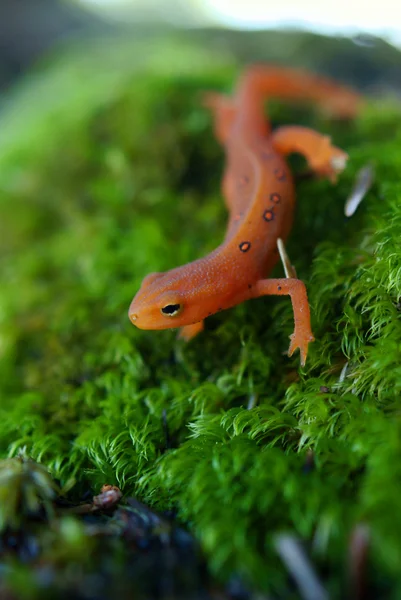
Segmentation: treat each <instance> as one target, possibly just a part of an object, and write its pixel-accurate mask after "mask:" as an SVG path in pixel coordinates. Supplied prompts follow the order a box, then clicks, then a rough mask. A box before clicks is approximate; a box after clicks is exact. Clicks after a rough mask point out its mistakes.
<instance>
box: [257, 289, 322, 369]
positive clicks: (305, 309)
mask: <svg viewBox="0 0 401 600" xmlns="http://www.w3.org/2000/svg"><path fill="white" fill-rule="evenodd" d="M270 295H275V296H291V302H292V308H293V311H294V323H295V327H294V332H293V333H292V334H291V335H290V340H291V343H290V347H289V349H288V355H289V356H292V354H293V353H294V352H295V350H297V349H298V348H299V352H300V355H301V365H302V366H304V365H305V361H306V357H307V355H308V345H309V343H310V342H313V341H314V339H315V338H314V337H313V334H312V329H311V324H310V310H309V303H308V297H307V294H306V287H305V284H304V283H303V281H301V280H300V279H292V278H288V279H261V280H260V281H258V282H257V283H256V285H255V287H254V293H253V297H254V298H259V297H260V296H270Z"/></svg>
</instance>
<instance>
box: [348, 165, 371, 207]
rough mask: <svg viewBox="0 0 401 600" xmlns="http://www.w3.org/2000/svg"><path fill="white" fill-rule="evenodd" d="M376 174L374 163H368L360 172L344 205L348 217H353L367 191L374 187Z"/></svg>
mask: <svg viewBox="0 0 401 600" xmlns="http://www.w3.org/2000/svg"><path fill="white" fill-rule="evenodd" d="M374 174H375V172H374V168H373V165H366V166H365V167H363V168H362V169H361V170H360V171H359V172H358V174H357V176H356V180H355V184H354V187H353V189H352V192H351V194H350V195H349V196H348V198H347V201H346V203H345V206H344V213H345V216H346V217H351V216H352V215H353V214H354V212H355V211H356V209H357V208H358V206H359V205H360V203H361V202H362V200H363V199H364V197H365V196H366V194H367V192H368V191H369V190H370V188H371V187H372V183H373V180H374Z"/></svg>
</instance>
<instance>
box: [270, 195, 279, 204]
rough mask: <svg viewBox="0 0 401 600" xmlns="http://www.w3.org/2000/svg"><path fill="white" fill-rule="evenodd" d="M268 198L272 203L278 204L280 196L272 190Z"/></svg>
mask: <svg viewBox="0 0 401 600" xmlns="http://www.w3.org/2000/svg"><path fill="white" fill-rule="evenodd" d="M270 200H271V202H273V204H280V202H281V196H280V194H277V192H273V193H272V194H270Z"/></svg>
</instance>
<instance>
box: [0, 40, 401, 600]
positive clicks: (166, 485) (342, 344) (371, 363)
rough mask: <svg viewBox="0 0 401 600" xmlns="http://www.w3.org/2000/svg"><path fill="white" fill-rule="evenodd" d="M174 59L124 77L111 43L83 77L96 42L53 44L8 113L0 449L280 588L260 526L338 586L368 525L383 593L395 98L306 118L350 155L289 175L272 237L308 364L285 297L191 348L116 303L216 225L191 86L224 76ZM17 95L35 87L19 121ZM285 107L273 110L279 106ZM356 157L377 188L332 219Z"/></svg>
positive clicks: (236, 314) (392, 501)
mask: <svg viewBox="0 0 401 600" xmlns="http://www.w3.org/2000/svg"><path fill="white" fill-rule="evenodd" d="M138 52H140V50H138ZM188 52H189V54H187V55H185V52H183V50H182V48H180V47H178V48H174V46H171V47H169V50H168V52H167V54H166V56H165V57H164V59H163V57H161V56H160V52H159V51H157V49H156V50H155V51H154V52H152V55H151V56H149V57H148V62H147V68H142V69H139V67H138V68H137V67H131V66H128V65H127V64H125V65H124V66H122V67H120V68H119V69H118V71H117V73H116V72H115V70H113V67H114V69H115V64H116V63H115V60H116V58H115V56H114V54H113V53H111V57H110V58H108V57H107V56H103V57H102V58H103V60H104V61H106V62H105V66H104V69H103V71H102V74H101V76H100V75H99V74H98V75H97V79H96V85H93V86H92V83H90V84H89V82H88V80H87V78H88V77H89V73H90V72H91V69H93V68H94V62H93V57H89V58H87V59H86V60H83V61H82V62H81V63H78V65H80V66H75V69H76V71H74V69H73V68H72V67H71V65H72V64H73V65H77V62H74V61H72V62H71V63H69V62H68V60H66V61H65V62H64V63H62V64H61V66H60V65H59V66H58V67H55V68H50V69H49V70H48V72H47V74H45V76H43V78H42V79H40V80H39V82H37V83H34V82H31V84H30V85H31V87H30V88H27V90H25V91H24V90H22V91H20V92H19V94H18V95H17V96H14V98H13V102H12V104H13V106H12V108H9V109H8V111H7V110H6V111H5V112H4V113H3V117H2V121H1V124H0V125H1V127H3V123H4V127H5V136H4V138H3V142H2V146H1V152H2V154H1V157H0V190H1V197H0V211H1V221H0V255H1V268H0V289H1V295H0V359H1V373H0V375H1V379H0V396H1V398H2V402H1V407H0V448H1V453H2V455H3V457H6V456H13V455H15V454H16V453H17V452H18V451H19V449H21V448H22V447H26V448H27V451H28V453H29V455H30V456H32V458H34V459H36V460H38V461H39V462H41V463H43V464H44V465H46V467H48V468H49V469H50V471H51V473H52V474H53V476H54V477H55V478H56V479H58V480H60V482H61V484H62V485H64V484H67V483H68V485H71V481H72V480H75V481H76V485H75V487H74V488H73V493H75V494H76V495H77V496H78V495H79V494H80V490H83V489H84V488H85V487H86V486H88V485H89V486H90V487H92V488H93V489H95V488H97V487H99V486H100V485H101V484H103V483H105V482H106V481H107V482H108V483H116V484H118V485H119V486H120V487H122V488H123V490H124V492H125V493H126V494H137V495H139V497H141V498H142V499H143V500H145V501H146V502H149V503H151V504H152V505H154V506H156V507H159V508H167V507H173V506H174V507H177V508H178V511H179V516H180V518H181V519H182V520H183V521H184V522H185V523H187V524H188V525H189V526H190V527H191V528H192V530H193V531H194V532H195V534H196V536H197V537H198V538H199V540H200V541H201V544H202V546H203V548H204V551H205V552H206V554H207V556H208V561H209V565H210V566H211V568H212V569H213V570H214V572H215V573H216V574H217V575H218V576H219V577H221V578H227V577H228V576H229V575H230V574H231V573H232V572H235V573H239V574H241V575H242V576H243V577H244V578H246V579H248V580H249V581H250V582H251V583H252V584H253V585H255V586H256V587H263V588H265V589H269V590H275V591H276V592H279V591H280V590H283V589H284V587H283V586H285V585H286V577H287V576H286V573H285V569H284V567H283V566H282V565H281V563H279V560H278V557H277V555H276V553H275V551H274V547H273V539H274V535H275V534H276V533H277V532H280V531H282V530H289V531H292V532H294V533H296V534H297V535H299V536H300V537H301V538H302V539H304V540H305V541H307V542H308V543H310V545H311V548H312V553H313V556H314V559H315V561H316V564H317V565H318V566H319V568H321V569H322V571H323V572H324V573H325V578H326V582H327V585H328V587H329V589H330V590H331V591H332V592H333V594H340V593H341V590H343V587H342V585H343V576H341V577H339V575H338V574H339V572H341V573H342V572H343V569H344V555H345V554H346V552H347V543H348V538H349V535H350V532H351V530H352V528H353V527H354V526H355V524H358V523H360V522H365V523H367V524H368V525H369V527H370V531H371V535H372V547H371V552H370V561H371V564H372V570H371V572H370V574H369V577H370V579H371V584H372V585H375V586H377V589H381V587H380V586H381V585H382V584H381V582H382V581H391V582H392V586H393V590H394V593H393V596H392V597H394V598H396V597H399V593H400V592H401V580H400V577H399V573H400V572H401V542H400V539H401V521H400V517H399V511H398V499H399V497H400V493H401V470H400V466H399V465H400V464H401V442H400V440H401V419H400V414H399V408H398V399H399V396H400V388H401V367H400V352H401V342H400V340H401V318H400V308H399V299H400V297H401V252H400V246H399V240H400V235H401V209H400V192H401V187H400V183H399V173H400V169H401V153H400V151H399V148H400V143H401V125H400V119H399V114H398V113H397V111H395V110H394V109H393V108H392V107H391V106H386V105H384V106H383V105H382V104H377V105H374V104H372V105H371V106H370V107H369V108H368V109H367V110H366V111H365V112H364V114H362V115H361V117H360V118H359V119H358V120H356V121H355V123H353V124H352V125H347V126H345V125H341V124H336V123H331V122H328V121H325V120H323V119H322V118H320V117H318V116H316V115H314V114H313V113H310V112H307V113H306V112H305V113H302V114H301V116H300V119H303V121H304V122H306V123H309V124H310V125H311V126H313V127H315V128H317V129H319V130H321V131H327V132H329V133H330V134H331V135H332V137H333V140H334V142H335V143H336V144H337V145H339V146H340V147H343V148H344V149H346V150H347V152H349V155H350V160H349V166H348V168H347V170H346V171H345V172H344V174H343V175H342V176H341V178H340V181H339V183H338V185H336V186H332V185H331V184H329V183H328V182H326V181H317V180H304V181H302V182H300V183H299V185H298V207H297V213H296V220H295V226H294V229H293V232H292V235H291V239H290V241H289V244H288V251H289V255H290V257H291V260H292V262H293V263H294V264H295V266H296V269H297V272H298V274H299V276H300V277H301V278H302V279H303V280H305V281H306V282H307V285H308V293H309V297H310V302H311V306H312V320H313V329H314V333H315V336H316V342H315V343H314V344H313V345H312V346H311V350H310V355H309V357H308V361H307V366H306V368H305V369H302V370H301V369H299V358H298V356H295V357H293V358H292V359H289V358H288V357H287V356H286V355H285V352H286V350H287V348H288V336H289V334H290V333H291V329H292V310H291V304H290V302H289V300H287V299H283V298H281V299H278V298H275V299H274V298H267V299H261V300H258V301H254V302H253V303H248V304H246V305H242V306H239V307H237V308H235V309H233V310H231V311H227V312H224V313H222V314H219V315H216V316H213V317H211V318H210V319H209V320H208V323H207V330H206V332H205V333H204V334H202V335H200V336H199V337H198V338H196V339H195V340H194V341H193V342H191V343H190V344H188V345H184V344H183V343H181V342H179V341H177V339H176V335H175V333H174V332H172V331H164V332H144V331H139V330H136V329H135V328H133V327H132V326H131V325H130V323H129V321H128V318H127V309H128V306H129V303H130V301H131V298H132V296H133V295H134V293H135V292H136V290H137V289H138V287H139V284H140V282H141V279H142V278H143V276H144V275H146V274H147V273H148V272H150V271H154V270H164V269H168V268H170V267H173V266H175V265H179V264H182V263H184V262H187V261H189V260H192V259H194V258H196V257H198V256H200V255H202V254H204V253H206V252H208V251H210V250H211V249H212V248H214V247H215V246H216V245H217V244H218V243H219V241H220V239H221V237H222V235H223V231H224V223H225V212H224V207H223V203H222V201H221V198H220V192H219V178H220V175H221V168H222V160H223V157H222V155H221V151H220V149H219V147H218V146H217V143H216V142H215V140H214V138H213V135H212V130H211V122H210V117H209V115H208V113H207V112H206V111H205V110H204V109H203V108H202V106H201V103H200V92H201V91H203V90H204V89H209V88H217V87H220V88H227V89H229V88H230V86H231V84H232V81H233V80H234V78H235V75H236V73H237V69H236V67H234V66H233V64H232V61H230V60H229V59H227V60H226V59H223V58H222V59H221V60H220V61H219V60H216V58H215V57H213V59H212V58H211V56H210V55H209V54H208V52H207V50H202V51H200V50H197V49H193V48H191V49H190V50H188ZM118 55H119V56H120V57H121V55H122V54H121V52H120V53H119V54H118ZM95 58H96V57H95ZM98 58H99V57H97V59H98ZM177 61H178V62H177ZM125 62H127V57H125ZM166 64H169V65H170V67H169V68H168V69H166V68H165V66H163V65H166ZM173 64H175V65H177V64H179V68H178V67H176V68H173V67H172V66H171V65H173ZM194 65H195V67H194ZM177 73H179V74H177ZM32 89H33V90H35V94H36V95H37V96H38V98H42V97H43V96H44V95H45V96H46V97H47V100H46V105H45V106H43V107H36V108H35V111H33V109H32V114H28V113H25V112H24V111H25V108H26V102H27V94H28V93H29V90H32ZM63 90H64V91H65V93H63ZM28 95H29V94H28ZM55 96H57V102H56V101H53V98H54V97H55ZM55 107H57V110H56V109H55ZM288 114H289V112H288V109H285V110H284V109H283V110H282V111H281V110H280V108H276V107H275V108H274V120H275V122H280V121H281V120H288V119H287V117H288ZM16 115H19V120H20V121H22V123H20V124H19V127H20V126H21V125H22V126H23V128H24V133H23V132H22V130H19V129H18V128H17V121H16ZM21 115H23V119H21ZM7 132H8V133H7ZM6 134H7V135H6ZM370 161H373V163H374V165H375V170H376V180H375V184H374V187H373V189H372V190H371V191H370V192H369V193H368V195H367V197H366V198H365V200H364V202H363V204H362V205H361V206H360V208H359V209H358V211H357V213H356V214H355V215H354V216H353V217H352V218H351V219H348V220H347V219H346V218H345V217H344V216H343V215H344V213H343V209H344V202H345V198H346V197H347V194H348V192H349V190H350V188H351V187H352V184H353V181H354V178H355V175H356V172H357V170H358V169H359V168H360V167H361V166H363V165H365V164H366V163H367V162H370ZM277 272H280V269H278V271H277ZM344 369H345V371H344ZM341 373H342V375H341ZM249 402H251V403H252V405H253V404H254V406H253V408H250V410H248V408H247V406H248V403H249ZM166 423H167V429H166ZM311 451H312V452H313V460H314V465H313V468H312V469H310V468H306V465H307V462H308V457H310V453H311Z"/></svg>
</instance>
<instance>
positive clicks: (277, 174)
mask: <svg viewBox="0 0 401 600" xmlns="http://www.w3.org/2000/svg"><path fill="white" fill-rule="evenodd" d="M274 175H275V177H276V179H278V180H279V181H286V179H287V177H286V174H285V172H284V171H283V169H281V168H280V167H277V168H276V169H274Z"/></svg>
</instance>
